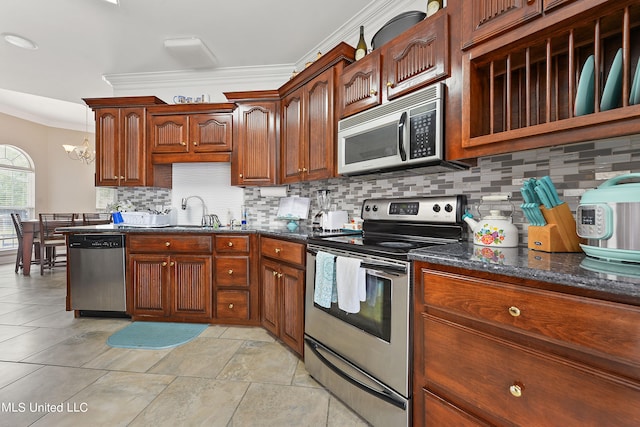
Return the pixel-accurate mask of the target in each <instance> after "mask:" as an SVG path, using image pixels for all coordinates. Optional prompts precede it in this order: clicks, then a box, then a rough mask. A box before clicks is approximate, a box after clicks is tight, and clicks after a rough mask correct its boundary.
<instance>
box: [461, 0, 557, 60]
mask: <svg viewBox="0 0 640 427" xmlns="http://www.w3.org/2000/svg"><path fill="white" fill-rule="evenodd" d="M544 1H545V2H546V3H550V2H549V0H544ZM542 2H543V0H506V1H498V2H496V1H494V0H474V1H463V2H462V48H463V49H465V48H468V47H470V46H473V45H475V44H478V43H480V42H483V41H485V40H488V39H490V38H492V37H495V36H496V35H498V34H501V33H503V32H505V31H507V30H510V29H512V28H515V27H517V26H519V25H521V24H522V23H524V22H527V21H529V20H531V19H533V18H536V17H538V16H540V15H541V13H542ZM552 3H559V2H558V1H554V2H552ZM548 7H551V6H548Z"/></svg>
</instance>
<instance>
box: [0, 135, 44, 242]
mask: <svg viewBox="0 0 640 427" xmlns="http://www.w3.org/2000/svg"><path fill="white" fill-rule="evenodd" d="M11 212H18V213H19V214H20V216H21V217H22V218H23V219H27V218H33V217H34V214H35V168H34V167H33V161H32V160H31V158H30V157H29V155H28V154H27V153H25V152H24V151H22V150H21V149H19V148H18V147H14V146H13V145H2V144H0V250H7V249H15V248H17V247H18V240H17V239H16V231H15V228H14V227H13V223H12V222H11V216H10V215H9V214H10V213H11Z"/></svg>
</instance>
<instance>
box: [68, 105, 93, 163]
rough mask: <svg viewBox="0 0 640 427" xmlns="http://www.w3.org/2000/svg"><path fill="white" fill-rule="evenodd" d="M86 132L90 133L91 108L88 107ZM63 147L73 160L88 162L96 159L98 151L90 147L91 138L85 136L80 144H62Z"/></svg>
mask: <svg viewBox="0 0 640 427" xmlns="http://www.w3.org/2000/svg"><path fill="white" fill-rule="evenodd" d="M85 132H86V133H89V109H88V108H87V109H86V115H85ZM62 148H64V151H66V152H67V156H69V158H70V159H73V160H82V161H83V162H85V163H86V164H90V163H92V162H93V161H94V160H95V159H96V152H95V150H92V149H91V147H89V138H88V137H86V136H85V137H84V141H82V144H80V145H70V144H62Z"/></svg>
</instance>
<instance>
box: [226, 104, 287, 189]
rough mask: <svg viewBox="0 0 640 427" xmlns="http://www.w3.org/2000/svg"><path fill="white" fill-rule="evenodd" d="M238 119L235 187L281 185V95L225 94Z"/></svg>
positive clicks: (233, 167)
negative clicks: (279, 160)
mask: <svg viewBox="0 0 640 427" xmlns="http://www.w3.org/2000/svg"><path fill="white" fill-rule="evenodd" d="M224 95H225V96H226V97H227V99H228V100H229V101H231V102H235V103H236V104H237V105H238V108H237V109H236V111H235V115H234V120H235V124H234V136H233V139H234V144H233V152H232V155H231V185H239V186H246V185H273V184H277V183H278V148H279V135H280V133H279V130H278V127H279V124H280V120H279V115H280V95H279V94H278V92H277V91H254V92H225V93H224Z"/></svg>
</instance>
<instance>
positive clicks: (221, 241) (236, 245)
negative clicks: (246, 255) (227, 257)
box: [216, 234, 249, 252]
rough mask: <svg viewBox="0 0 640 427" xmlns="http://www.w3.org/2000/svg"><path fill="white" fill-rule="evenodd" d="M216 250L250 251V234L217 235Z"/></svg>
mask: <svg viewBox="0 0 640 427" xmlns="http://www.w3.org/2000/svg"><path fill="white" fill-rule="evenodd" d="M216 252H249V236H237V235H233V234H230V235H217V236H216Z"/></svg>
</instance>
